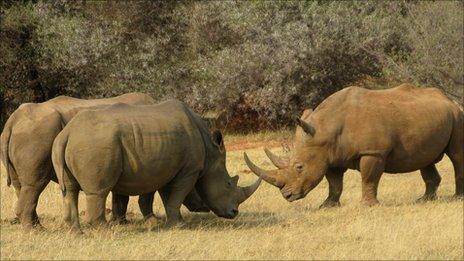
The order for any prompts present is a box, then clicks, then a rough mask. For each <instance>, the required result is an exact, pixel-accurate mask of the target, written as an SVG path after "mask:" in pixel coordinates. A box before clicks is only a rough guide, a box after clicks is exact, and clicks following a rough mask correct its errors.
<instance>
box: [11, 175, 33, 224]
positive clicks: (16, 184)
mask: <svg viewBox="0 0 464 261" xmlns="http://www.w3.org/2000/svg"><path fill="white" fill-rule="evenodd" d="M11 183H12V184H13V187H14V189H15V193H16V198H17V200H16V206H15V216H16V217H14V218H13V220H11V222H10V223H11V224H19V223H21V212H22V206H21V205H20V204H19V195H20V194H21V184H20V183H19V181H18V180H17V179H16V180H13V179H12V180H11ZM35 214H36V215H37V213H35Z"/></svg>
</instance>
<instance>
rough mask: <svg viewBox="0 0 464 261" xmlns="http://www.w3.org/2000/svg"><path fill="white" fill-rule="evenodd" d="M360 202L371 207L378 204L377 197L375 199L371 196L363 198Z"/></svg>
mask: <svg viewBox="0 0 464 261" xmlns="http://www.w3.org/2000/svg"><path fill="white" fill-rule="evenodd" d="M362 204H363V205H364V206H368V207H373V206H376V205H378V204H379V201H378V200H377V199H375V198H373V199H364V200H362Z"/></svg>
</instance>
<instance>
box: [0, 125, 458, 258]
mask: <svg viewBox="0 0 464 261" xmlns="http://www.w3.org/2000/svg"><path fill="white" fill-rule="evenodd" d="M288 135H289V133H288V132H281V133H278V134H275V133H274V134H272V133H271V134H269V133H268V134H257V135H251V136H241V135H232V136H227V137H226V143H227V145H228V147H229V148H230V149H229V152H228V168H229V171H230V173H231V174H238V175H240V177H241V179H240V183H243V184H245V183H246V184H248V183H250V182H252V181H253V180H255V177H254V176H253V175H251V174H250V173H249V172H248V171H247V167H246V165H245V163H244V161H243V158H242V154H243V149H246V151H247V152H248V153H249V154H250V156H251V157H252V158H253V159H254V160H255V161H256V162H257V163H259V164H261V165H262V166H264V167H267V168H271V164H270V163H269V161H268V160H267V159H266V158H265V154H264V152H263V151H262V146H263V145H266V144H269V145H273V146H276V147H274V148H273V151H275V152H277V153H283V151H284V149H283V147H282V146H281V145H280V144H282V143H283V144H285V143H286V140H287V139H286V137H288ZM253 144H255V145H256V146H253ZM284 147H285V146H284ZM437 167H438V170H439V171H440V173H441V175H442V178H443V180H442V184H441V186H440V188H439V191H438V194H439V199H438V200H437V201H434V202H429V203H421V204H417V203H415V200H416V199H417V198H418V197H420V196H421V195H422V193H423V190H424V184H423V182H422V179H421V177H420V175H419V173H418V172H414V173H410V174H403V175H384V176H383V178H382V180H381V184H380V189H379V200H380V201H381V205H380V206H377V207H371V208H368V207H364V206H362V205H361V204H360V203H359V201H360V196H361V195H360V194H361V186H360V185H361V184H360V176H359V173H358V172H356V171H349V172H348V173H347V174H346V177H345V186H344V194H343V195H342V199H341V203H342V207H340V208H333V209H324V210H319V209H318V206H319V204H320V203H322V201H323V200H324V199H325V197H326V194H327V182H326V181H323V182H321V184H320V185H319V186H318V187H316V188H315V189H314V190H313V191H312V192H310V193H309V194H308V196H307V197H306V198H304V199H302V200H299V201H296V202H293V203H288V202H287V201H285V200H284V199H283V198H282V196H281V195H280V193H279V191H278V190H277V189H276V188H274V187H271V186H270V185H268V184H263V185H262V186H261V187H260V188H259V189H258V191H257V192H256V194H255V195H253V197H252V198H251V199H249V200H248V201H247V202H245V203H244V204H242V205H241V206H240V213H241V214H240V215H239V216H238V217H237V218H236V219H235V220H225V219H221V218H218V217H216V216H214V215H213V214H211V213H208V214H196V213H190V212H188V211H187V210H186V209H185V208H183V209H182V213H183V216H184V218H185V219H186V221H187V222H188V224H189V225H188V226H187V228H183V229H165V228H163V221H159V222H158V223H156V224H153V223H152V224H147V223H143V222H142V221H141V214H140V212H139V211H138V208H137V205H136V200H135V198H133V199H131V201H130V205H129V215H128V217H129V220H130V224H128V225H118V226H113V227H112V228H111V229H101V230H93V229H90V228H88V227H86V226H85V224H84V233H85V235H83V236H74V235H70V234H67V232H66V227H65V226H64V224H63V221H62V219H61V196H60V192H59V188H58V185H57V184H54V183H53V184H50V185H49V186H48V187H47V189H46V190H45V192H44V193H43V195H42V197H41V200H40V203H39V208H38V212H39V215H40V217H41V218H42V224H43V225H44V226H45V227H46V230H45V231H42V232H32V233H23V232H22V230H21V228H20V226H19V225H11V224H10V220H11V219H12V218H13V209H14V204H15V202H16V197H15V194H14V190H13V189H12V188H8V187H7V186H6V178H5V176H4V175H5V174H4V172H3V171H2V176H1V230H0V232H1V240H0V250H1V259H464V256H463V255H464V253H463V252H464V250H463V247H464V246H463V232H464V228H463V212H464V206H463V201H462V200H452V199H451V196H452V195H453V193H454V174H453V169H452V165H451V163H450V161H449V159H447V158H445V159H444V160H443V161H441V162H440V163H439V164H438V165H437ZM83 199H84V198H83V196H82V195H81V198H80V200H81V201H80V211H83V210H85V202H84V200H83ZM107 207H110V205H109V204H108V205H107ZM155 211H156V212H157V213H158V215H160V216H163V215H164V210H163V208H162V206H161V204H160V200H159V198H157V199H156V202H155ZM81 221H82V216H81Z"/></svg>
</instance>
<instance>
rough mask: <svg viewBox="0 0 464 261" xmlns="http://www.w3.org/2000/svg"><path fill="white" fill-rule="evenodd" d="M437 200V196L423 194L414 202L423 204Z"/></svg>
mask: <svg viewBox="0 0 464 261" xmlns="http://www.w3.org/2000/svg"><path fill="white" fill-rule="evenodd" d="M436 199H437V194H435V193H434V194H424V195H423V196H422V197H420V198H418V199H417V200H416V202H417V203H423V202H427V201H432V200H436Z"/></svg>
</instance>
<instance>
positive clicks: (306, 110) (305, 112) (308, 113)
mask: <svg viewBox="0 0 464 261" xmlns="http://www.w3.org/2000/svg"><path fill="white" fill-rule="evenodd" d="M311 113H313V109H305V110H304V111H303V114H302V115H301V119H303V120H306V119H307V118H308V117H309V115H311Z"/></svg>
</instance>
